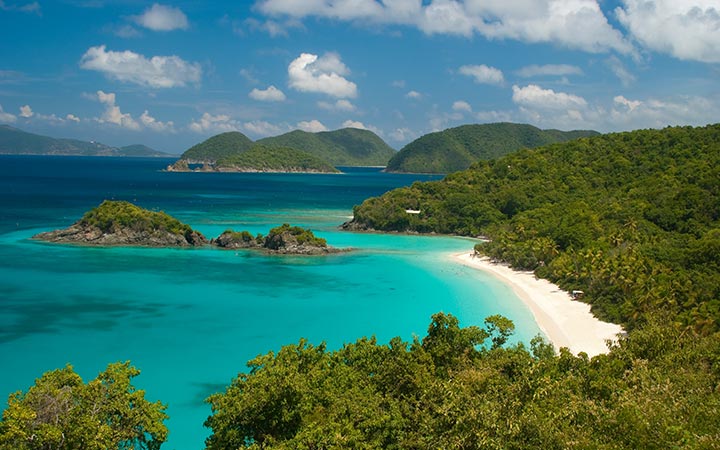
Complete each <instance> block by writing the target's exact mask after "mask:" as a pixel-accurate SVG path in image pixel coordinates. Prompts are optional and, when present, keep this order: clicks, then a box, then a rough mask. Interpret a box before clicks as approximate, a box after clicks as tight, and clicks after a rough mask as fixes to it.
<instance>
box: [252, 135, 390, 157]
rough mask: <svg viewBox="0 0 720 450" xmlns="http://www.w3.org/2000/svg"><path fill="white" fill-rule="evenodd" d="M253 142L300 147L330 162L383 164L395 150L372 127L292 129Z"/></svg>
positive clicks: (271, 145) (299, 148) (272, 145)
mask: <svg viewBox="0 0 720 450" xmlns="http://www.w3.org/2000/svg"><path fill="white" fill-rule="evenodd" d="M257 142H258V144H262V145H265V146H268V147H290V148H295V149H298V150H302V151H305V152H307V153H310V154H311V155H314V156H317V157H318V158H320V159H323V160H325V161H327V162H329V163H330V164H332V165H334V166H385V165H386V164H387V162H388V160H389V159H390V158H391V157H392V156H393V155H395V153H396V152H395V150H393V149H392V148H391V147H390V146H389V145H387V144H386V143H385V141H383V140H382V139H381V138H380V137H379V136H378V135H376V134H375V133H373V132H372V131H368V130H360V129H358V128H342V129H340V130H335V131H321V132H319V133H309V132H307V131H301V130H295V131H291V132H289V133H285V134H282V135H280V136H275V137H268V138H264V139H260V140H258V141H257Z"/></svg>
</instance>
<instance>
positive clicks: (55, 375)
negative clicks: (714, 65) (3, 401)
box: [0, 362, 168, 450]
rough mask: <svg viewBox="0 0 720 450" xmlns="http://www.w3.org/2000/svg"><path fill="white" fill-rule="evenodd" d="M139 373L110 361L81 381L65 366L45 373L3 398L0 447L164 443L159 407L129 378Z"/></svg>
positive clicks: (101, 448) (34, 449) (92, 448)
mask: <svg viewBox="0 0 720 450" xmlns="http://www.w3.org/2000/svg"><path fill="white" fill-rule="evenodd" d="M139 374H140V371H139V370H137V369H135V368H134V367H132V366H130V363H128V362H126V363H114V364H110V365H108V367H107V369H106V370H105V371H104V372H102V373H100V374H99V375H98V376H97V378H95V379H94V380H91V381H89V382H87V383H83V381H82V379H81V378H80V376H79V375H78V374H77V373H75V371H74V370H73V368H72V367H71V366H67V367H65V368H63V369H58V370H53V371H50V372H46V373H45V374H43V376H42V377H40V378H38V379H37V380H35V384H34V385H33V386H31V387H30V389H28V390H27V392H15V393H14V394H11V395H10V398H9V399H8V407H7V409H5V411H3V416H2V421H1V422H0V449H3V450H47V449H60V450H65V449H66V450H71V449H83V450H107V449H148V450H154V449H158V448H160V445H161V444H162V443H163V442H165V440H166V439H167V433H168V431H167V428H166V427H165V425H164V423H163V422H164V420H165V419H167V415H166V414H165V406H164V405H162V404H161V403H160V402H154V403H152V402H149V401H148V400H146V399H145V392H144V391H142V390H136V389H135V387H134V386H133V385H132V383H131V380H132V378H134V377H136V376H137V375H139Z"/></svg>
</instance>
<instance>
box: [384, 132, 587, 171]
mask: <svg viewBox="0 0 720 450" xmlns="http://www.w3.org/2000/svg"><path fill="white" fill-rule="evenodd" d="M598 134H600V133H598V132H597V131H592V130H575V131H560V130H541V129H539V128H537V127H534V126H532V125H527V124H517V123H508V122H501V123H491V124H481V125H463V126H459V127H455V128H448V129H447V130H444V131H439V132H436V133H430V134H426V135H424V136H422V137H420V138H418V139H416V140H414V141H413V142H410V143H409V144H407V145H406V146H405V147H403V148H402V149H401V150H400V151H399V152H398V153H397V154H395V156H393V158H392V159H391V160H390V161H389V162H388V164H387V169H386V170H387V171H388V172H415V173H450V172H456V171H458V170H464V169H467V168H468V167H470V165H471V164H472V163H474V162H476V161H480V160H488V159H494V158H498V157H500V156H504V155H507V154H508V153H512V152H514V151H516V150H520V149H521V148H535V147H540V146H543V145H548V144H554V143H558V142H566V141H571V140H574V139H578V138H581V137H589V136H596V135H598Z"/></svg>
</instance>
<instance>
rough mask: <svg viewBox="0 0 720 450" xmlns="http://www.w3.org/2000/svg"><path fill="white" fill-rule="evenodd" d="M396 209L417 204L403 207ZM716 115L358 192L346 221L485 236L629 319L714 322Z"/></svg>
mask: <svg viewBox="0 0 720 450" xmlns="http://www.w3.org/2000/svg"><path fill="white" fill-rule="evenodd" d="M406 209H415V210H420V214H414V215H413V214H407V213H406V212H405V210H406ZM719 217H720V125H712V126H707V127H704V128H691V127H683V128H666V129H664V130H641V131H633V132H629V133H617V134H609V135H603V136H597V137H592V138H583V139H579V140H576V141H572V142H568V143H564V144H554V145H550V146H547V147H543V148H539V149H535V150H522V151H520V152H517V153H514V154H512V155H508V156H505V157H503V158H500V159H496V160H493V161H485V162H479V163H476V164H474V165H473V167H471V168H470V169H468V170H465V171H462V172H458V173H454V174H451V175H449V176H448V177H446V178H445V179H444V180H442V181H438V182H429V183H416V184H414V185H413V186H412V187H408V188H401V189H397V190H394V191H391V192H388V193H386V194H385V195H383V196H381V197H378V198H372V199H368V200H366V201H365V202H364V203H363V204H362V205H360V206H358V207H356V208H355V210H354V220H353V222H352V223H351V224H350V226H352V227H355V228H372V229H376V230H394V231H419V232H438V233H456V234H462V235H469V236H477V235H485V236H487V237H489V238H490V240H491V241H490V242H489V243H488V244H486V245H481V246H479V251H481V252H482V253H484V254H486V255H489V256H490V257H492V258H494V259H497V260H501V261H505V262H507V263H509V264H511V265H512V266H513V267H516V268H519V269H529V270H535V271H536V273H537V274H538V275H539V276H542V277H546V278H549V279H550V280H552V281H554V282H556V283H559V284H560V286H562V287H563V288H565V289H568V290H569V289H581V290H584V291H585V292H586V297H585V298H586V300H587V301H589V302H590V303H592V305H593V310H594V312H595V313H596V314H599V315H600V316H601V317H603V318H605V319H608V320H611V321H614V322H620V323H623V324H625V325H627V326H630V327H633V326H634V325H635V324H636V323H637V322H638V321H642V320H643V318H644V317H645V316H646V314H647V313H648V312H651V311H656V310H658V309H662V310H667V311H669V312H671V313H672V314H673V317H674V320H675V321H677V322H678V323H679V324H682V325H683V326H689V327H692V328H694V329H696V330H698V331H701V332H710V331H715V330H717V329H718V325H719V324H720V222H719V221H718V219H719Z"/></svg>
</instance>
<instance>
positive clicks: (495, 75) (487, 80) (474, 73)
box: [458, 64, 505, 85]
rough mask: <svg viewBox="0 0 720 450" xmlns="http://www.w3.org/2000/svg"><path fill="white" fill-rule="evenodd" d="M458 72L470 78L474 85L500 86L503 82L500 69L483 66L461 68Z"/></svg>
mask: <svg viewBox="0 0 720 450" xmlns="http://www.w3.org/2000/svg"><path fill="white" fill-rule="evenodd" d="M458 72H460V73H461V74H462V75H467V76H469V77H472V78H473V79H474V80H475V82H476V83H482V84H495V85H501V84H503V82H504V81H505V77H503V73H502V71H501V70H500V69H496V68H495V67H490V66H486V65H485V64H480V65H468V66H462V67H460V69H458Z"/></svg>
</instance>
